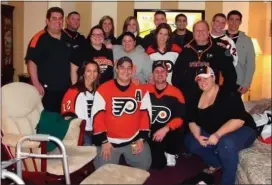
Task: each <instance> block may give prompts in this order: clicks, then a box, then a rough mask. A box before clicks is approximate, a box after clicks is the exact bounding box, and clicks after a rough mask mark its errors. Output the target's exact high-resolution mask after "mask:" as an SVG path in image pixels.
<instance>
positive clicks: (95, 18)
mask: <svg viewBox="0 0 272 185" xmlns="http://www.w3.org/2000/svg"><path fill="white" fill-rule="evenodd" d="M91 11H92V16H91V17H92V27H93V26H95V25H96V24H98V23H99V20H100V19H101V18H102V17H103V16H104V15H109V16H111V17H112V18H113V21H114V25H117V24H116V23H117V2H92V7H91ZM114 32H115V33H114V34H115V35H116V34H117V28H115V31H114Z"/></svg>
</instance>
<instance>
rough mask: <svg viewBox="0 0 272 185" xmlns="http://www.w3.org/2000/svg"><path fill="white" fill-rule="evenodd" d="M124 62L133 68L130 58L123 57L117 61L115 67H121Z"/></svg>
mask: <svg viewBox="0 0 272 185" xmlns="http://www.w3.org/2000/svg"><path fill="white" fill-rule="evenodd" d="M124 62H129V63H130V64H131V65H132V66H133V62H132V60H131V58H129V57H127V56H124V57H121V58H119V59H118V60H117V63H116V67H118V66H120V65H122V64H123V63H124Z"/></svg>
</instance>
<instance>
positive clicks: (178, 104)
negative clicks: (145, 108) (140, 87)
mask: <svg viewBox="0 0 272 185" xmlns="http://www.w3.org/2000/svg"><path fill="white" fill-rule="evenodd" d="M144 88H145V89H146V90H148V91H149V93H150V100H151V104H152V125H151V130H152V128H153V127H156V128H161V127H164V126H165V125H167V126H168V127H169V128H170V130H175V129H176V128H178V127H180V126H181V125H182V124H183V118H184V116H185V100H184V97H183V94H182V93H181V92H180V90H179V89H177V88H176V87H174V86H172V85H170V84H168V85H167V87H166V88H165V89H163V90H162V91H160V92H158V90H157V89H156V88H155V85H152V84H147V85H145V86H144Z"/></svg>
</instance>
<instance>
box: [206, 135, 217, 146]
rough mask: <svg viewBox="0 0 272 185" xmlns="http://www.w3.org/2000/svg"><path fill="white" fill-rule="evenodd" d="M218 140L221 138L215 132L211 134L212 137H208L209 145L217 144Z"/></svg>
mask: <svg viewBox="0 0 272 185" xmlns="http://www.w3.org/2000/svg"><path fill="white" fill-rule="evenodd" d="M218 141H219V138H218V137H217V136H216V135H215V134H212V135H210V137H209V139H208V144H209V145H217V143H218Z"/></svg>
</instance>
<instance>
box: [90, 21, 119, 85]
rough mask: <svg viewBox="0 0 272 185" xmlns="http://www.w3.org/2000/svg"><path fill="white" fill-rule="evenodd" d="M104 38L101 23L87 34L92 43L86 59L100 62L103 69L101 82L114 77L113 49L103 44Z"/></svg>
mask: <svg viewBox="0 0 272 185" xmlns="http://www.w3.org/2000/svg"><path fill="white" fill-rule="evenodd" d="M104 38H105V32H104V31H103V29H102V28H101V27H100V26H99V25H97V26H94V27H93V28H92V29H91V31H90V33H89V35H88V36H87V40H88V41H89V43H90V44H89V47H88V50H87V51H86V58H85V60H86V61H95V62H97V63H98V65H99V68H100V71H101V76H100V80H99V83H100V84H102V83H104V82H106V81H108V80H111V79H113V66H114V62H113V54H112V50H111V49H107V48H106V46H105V45H104V44H103V41H104Z"/></svg>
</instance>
